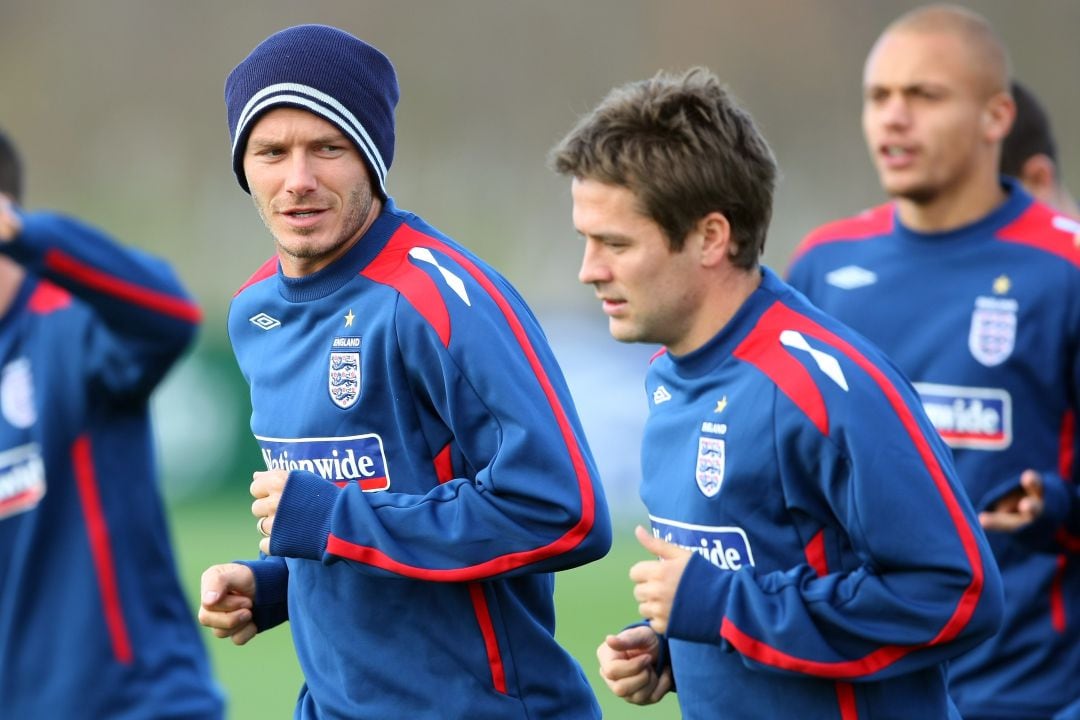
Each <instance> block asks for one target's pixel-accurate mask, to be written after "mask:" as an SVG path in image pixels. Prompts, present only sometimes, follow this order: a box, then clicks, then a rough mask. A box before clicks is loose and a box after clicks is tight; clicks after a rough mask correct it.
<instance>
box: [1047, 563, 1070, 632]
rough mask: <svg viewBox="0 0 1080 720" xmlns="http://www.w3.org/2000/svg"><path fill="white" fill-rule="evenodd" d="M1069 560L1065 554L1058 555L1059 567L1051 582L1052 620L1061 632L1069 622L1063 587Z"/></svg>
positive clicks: (1055, 627) (1056, 628)
mask: <svg viewBox="0 0 1080 720" xmlns="http://www.w3.org/2000/svg"><path fill="white" fill-rule="evenodd" d="M1067 561H1068V558H1067V557H1066V556H1065V555H1058V556H1057V569H1056V570H1055V571H1054V579H1053V580H1052V581H1051V582H1050V622H1051V623H1052V624H1053V626H1054V629H1055V630H1057V631H1058V632H1059V633H1063V632H1065V625H1066V623H1067V622H1068V618H1066V616H1065V591H1064V590H1063V589H1062V587H1061V582H1062V579H1063V578H1064V577H1065V564H1066V562H1067Z"/></svg>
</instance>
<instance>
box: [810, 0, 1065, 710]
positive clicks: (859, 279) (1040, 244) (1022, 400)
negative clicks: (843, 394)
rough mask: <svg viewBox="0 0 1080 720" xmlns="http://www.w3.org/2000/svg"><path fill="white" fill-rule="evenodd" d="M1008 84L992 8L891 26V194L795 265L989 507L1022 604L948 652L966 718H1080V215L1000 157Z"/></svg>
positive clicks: (881, 170)
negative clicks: (987, 14)
mask: <svg viewBox="0 0 1080 720" xmlns="http://www.w3.org/2000/svg"><path fill="white" fill-rule="evenodd" d="M1009 86H1010V68H1009V60H1008V55H1007V53H1006V51H1005V49H1004V47H1003V45H1002V43H1001V41H1000V40H999V39H998V38H997V37H996V35H995V34H994V31H993V29H992V28H991V27H990V25H989V23H988V22H987V21H986V20H985V19H984V18H982V17H981V16H979V15H978V14H976V13H974V12H972V11H970V10H967V9H964V8H959V7H955V6H950V5H934V6H927V7H921V8H918V9H916V10H913V11H911V12H909V13H908V14H906V15H904V16H902V17H900V18H899V19H897V20H896V21H895V22H893V23H892V24H891V25H889V27H888V28H886V30H885V32H884V33H882V35H881V36H880V37H879V38H878V39H877V42H875V43H874V46H873V48H872V49H871V51H870V54H869V56H868V58H867V60H866V65H865V68H864V73H863V114H862V119H863V131H864V134H865V137H866V141H867V145H868V147H869V150H870V155H871V158H872V160H873V163H874V166H875V168H876V170H877V173H878V177H879V180H880V182H881V185H882V188H883V189H884V190H885V192H886V193H887V194H888V195H889V197H890V201H889V202H888V203H886V204H883V205H880V206H878V207H875V208H872V209H869V210H866V211H864V212H862V213H860V214H859V215H856V216H854V217H851V218H847V219H844V220H839V221H836V222H832V223H829V224H827V225H825V226H823V227H821V228H819V229H817V230H815V231H814V232H812V233H810V235H808V236H807V237H806V239H805V240H804V241H803V242H802V244H801V245H800V246H799V248H798V249H797V250H796V253H795V258H794V260H793V263H792V265H791V268H790V271H789V279H790V282H791V284H792V285H794V286H795V287H796V288H798V289H800V290H802V291H803V292H804V293H805V294H806V295H807V296H808V297H809V298H810V299H811V300H812V301H813V302H814V303H816V304H817V305H819V306H820V307H821V308H822V309H824V310H826V311H827V312H830V313H832V314H833V315H835V316H837V317H838V318H840V319H841V320H843V321H844V322H845V323H847V324H848V325H850V326H852V327H854V328H855V329H856V330H859V331H860V332H862V333H863V334H864V335H866V336H868V337H869V338H870V339H871V340H873V341H874V342H876V343H877V344H878V345H880V346H881V347H882V348H883V349H884V350H885V351H886V352H887V353H888V354H889V355H890V356H891V357H892V358H893V360H894V361H895V362H896V363H897V364H898V365H899V366H900V368H901V369H902V370H903V371H904V372H905V373H906V374H907V375H908V376H909V377H910V378H911V379H912V380H913V381H914V384H915V387H916V389H917V390H918V391H919V394H920V396H921V399H922V402H923V405H924V407H925V409H926V411H927V414H928V415H929V417H930V418H931V420H932V421H933V422H934V424H935V426H936V427H937V429H938V432H939V433H940V434H941V436H942V437H943V438H944V439H945V441H946V442H947V443H948V444H949V445H950V446H951V447H952V449H953V457H954V461H955V464H956V468H957V471H958V473H959V475H960V478H961V479H962V480H963V482H964V485H965V487H966V489H967V491H968V494H969V496H970V497H971V500H972V502H973V503H974V505H975V506H976V508H977V509H978V510H979V511H980V517H979V519H980V522H981V524H982V527H983V529H984V530H985V531H986V533H987V536H988V538H989V540H990V543H991V546H992V547H993V549H994V555H995V557H996V559H997V562H998V565H999V567H1000V569H1001V573H1002V578H1003V580H1004V583H1005V604H1006V606H1005V620H1004V623H1003V625H1002V629H1001V630H1000V631H999V632H998V634H997V635H995V636H994V637H993V638H991V639H990V640H989V641H987V642H985V643H983V644H982V645H980V646H978V647H977V648H975V649H974V650H972V651H970V652H968V653H966V654H965V655H962V656H960V657H959V658H957V659H956V660H954V661H953V662H952V663H950V666H949V676H950V690H951V692H952V694H953V697H954V698H955V700H956V703H957V705H958V707H959V708H960V711H961V713H962V715H963V717H964V718H965V720H989V719H991V718H994V719H1000V720H1004V719H1005V718H1009V719H1010V720H1011V719H1018V718H1023V719H1025V720H1028V719H1035V718H1038V719H1046V720H1048V719H1050V718H1059V717H1064V716H1063V715H1060V714H1059V713H1061V712H1062V708H1064V707H1065V706H1066V705H1068V704H1069V702H1070V701H1075V700H1076V699H1077V698H1078V696H1080V682H1078V681H1077V678H1080V557H1078V555H1080V496H1078V493H1077V481H1078V480H1080V475H1078V472H1077V463H1075V462H1074V458H1075V457H1077V448H1078V446H1080V435H1078V430H1077V428H1078V424H1077V421H1076V420H1077V412H1078V409H1080V225H1078V224H1077V223H1076V222H1075V221H1074V220H1071V219H1068V218H1066V217H1064V216H1063V215H1061V214H1059V213H1058V212H1057V211H1056V210H1054V209H1052V208H1051V207H1049V206H1048V205H1044V204H1042V203H1040V202H1038V201H1036V200H1035V199H1033V198H1032V196H1031V195H1029V194H1028V192H1027V191H1026V190H1025V189H1024V188H1023V186H1021V185H1020V183H1019V182H1017V181H1016V180H1014V179H1012V178H1008V177H1004V176H1002V175H1000V174H999V162H1000V158H1001V152H1002V150H1001V148H1002V141H1003V140H1004V138H1005V137H1006V135H1007V134H1008V132H1009V129H1010V126H1011V125H1012V123H1013V119H1014V116H1015V114H1016V103H1015V101H1014V99H1013V97H1012V95H1011V94H1010V90H1009ZM890 442H891V439H890V438H888V437H883V438H882V445H883V451H885V448H887V446H888V444H889V443H890ZM926 552H928V553H934V552H935V548H926ZM944 630H945V629H944V628H943V631H944Z"/></svg>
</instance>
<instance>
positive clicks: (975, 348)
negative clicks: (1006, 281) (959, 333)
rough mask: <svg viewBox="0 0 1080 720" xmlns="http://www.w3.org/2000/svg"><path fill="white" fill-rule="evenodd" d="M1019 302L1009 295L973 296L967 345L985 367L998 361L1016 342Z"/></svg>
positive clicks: (1002, 359) (1007, 354) (1006, 354)
mask: <svg viewBox="0 0 1080 720" xmlns="http://www.w3.org/2000/svg"><path fill="white" fill-rule="evenodd" d="M1018 308H1019V304H1018V303H1017V302H1016V301H1015V300H1012V299H1009V298H992V297H977V298H975V309H974V310H973V311H972V313H971V331H970V332H969V333H968V348H969V349H970V350H971V356H972V357H974V358H975V359H976V360H978V361H979V362H980V363H982V364H983V365H986V366H987V367H994V366H995V365H1000V364H1001V363H1003V362H1005V361H1006V360H1008V359H1009V356H1010V355H1012V351H1013V347H1014V346H1015V344H1016V314H1017V310H1018Z"/></svg>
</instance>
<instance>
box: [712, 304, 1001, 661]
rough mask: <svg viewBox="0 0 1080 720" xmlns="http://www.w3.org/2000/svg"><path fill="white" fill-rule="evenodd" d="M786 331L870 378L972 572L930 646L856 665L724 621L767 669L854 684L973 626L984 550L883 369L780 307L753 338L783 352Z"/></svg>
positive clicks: (724, 631)
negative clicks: (779, 644)
mask: <svg viewBox="0 0 1080 720" xmlns="http://www.w3.org/2000/svg"><path fill="white" fill-rule="evenodd" d="M784 330H795V331H797V332H801V333H803V334H804V335H807V336H810V337H813V338H815V339H817V340H818V341H820V342H824V343H827V344H828V345H830V346H831V347H832V348H834V349H836V350H838V351H840V352H842V353H843V354H844V355H846V356H847V357H848V359H849V360H851V361H852V362H854V363H855V364H856V365H858V366H859V367H860V368H861V369H862V370H863V371H864V372H866V373H867V374H868V375H869V376H870V377H871V378H872V379H873V380H874V382H875V383H876V384H877V385H878V387H879V388H880V389H881V391H882V393H883V394H884V395H885V397H886V398H887V399H888V401H889V404H890V406H892V409H893V411H894V412H895V413H896V415H897V418H898V419H899V420H900V422H901V424H902V425H903V427H904V429H905V430H906V431H907V434H908V437H909V439H910V440H911V442H912V444H913V445H914V446H915V449H916V452H917V453H918V455H919V457H920V458H921V459H922V461H923V463H924V465H925V466H926V470H927V472H928V473H929V475H930V477H931V479H932V480H933V482H934V485H935V487H936V488H937V490H938V492H939V494H940V496H941V500H942V502H943V503H944V505H945V507H946V509H947V511H948V513H949V517H950V518H951V519H952V522H953V527H954V528H955V529H956V534H957V536H958V538H959V540H960V544H961V547H963V550H964V555H965V557H966V558H967V561H968V564H969V565H970V566H971V582H970V583H968V586H967V587H966V588H964V591H963V592H962V593H961V595H960V598H959V600H958V601H957V604H956V607H955V608H954V610H953V613H952V615H951V616H950V617H949V619H948V620H947V621H946V623H945V624H944V626H943V627H942V628H941V630H940V631H938V634H937V635H936V636H935V637H933V638H932V639H930V640H929V641H927V642H925V643H920V644H916V645H905V646H895V645H892V646H883V647H881V648H879V649H878V650H875V651H874V652H871V653H869V654H868V655H866V656H865V657H862V658H859V659H856V660H846V661H839V662H822V661H816V660H808V659H805V658H799V657H795V656H792V655H789V654H787V653H785V652H782V651H781V650H779V649H777V648H774V647H771V646H770V645H768V644H766V643H764V642H762V641H760V640H757V639H756V638H753V637H750V636H749V635H747V634H746V633H744V632H743V631H742V630H740V629H739V628H738V627H736V626H735V624H734V623H733V622H731V620H730V619H729V618H726V617H725V618H724V620H723V623H722V626H721V630H720V634H721V635H722V636H723V637H724V638H725V639H727V640H728V641H729V642H730V643H731V644H732V645H733V646H734V647H735V648H736V649H737V650H738V651H739V652H740V653H742V654H743V655H746V656H747V657H749V658H751V659H753V660H756V661H758V662H761V663H763V664H766V665H773V666H776V667H780V668H784V669H786V670H792V671H795V672H801V673H807V674H812V675H819V676H822V677H833V678H855V677H859V676H862V675H870V674H873V673H875V672H877V671H879V670H881V669H882V668H885V667H888V666H889V665H891V664H892V663H894V662H896V661H897V660H899V659H900V658H902V657H904V656H905V655H907V654H909V653H911V652H914V651H915V650H918V649H920V648H923V647H929V646H932V645H938V644H941V643H945V642H948V641H949V640H951V639H953V638H955V637H956V636H957V635H958V634H959V633H960V631H961V630H963V628H964V626H966V625H967V623H968V622H969V621H970V620H971V616H972V615H973V614H974V612H975V608H976V606H977V605H978V603H979V596H980V595H981V594H982V588H983V566H982V562H981V560H980V557H979V547H978V543H977V542H976V540H975V535H974V532H973V531H972V528H971V526H970V525H968V523H967V520H966V519H965V517H964V512H963V509H962V506H961V503H960V501H959V500H958V498H957V497H956V494H955V493H954V492H953V488H952V486H951V485H950V484H949V481H948V479H947V477H946V476H945V472H944V470H943V469H942V467H941V464H940V463H939V462H938V459H937V456H936V455H935V454H934V451H933V449H932V448H931V446H930V442H929V441H928V440H927V439H926V436H925V435H923V433H922V431H921V430H920V429H919V426H918V423H917V422H916V420H915V417H914V416H913V415H912V414H911V410H910V408H908V406H907V404H906V403H905V402H904V400H903V398H902V397H901V396H900V393H899V392H898V391H897V389H896V387H895V386H894V385H893V384H892V382H891V381H890V380H889V378H888V377H886V376H885V374H884V373H883V372H882V371H881V369H880V368H878V367H877V366H876V365H874V364H873V363H872V362H870V360H868V359H867V358H866V357H865V356H863V355H862V354H861V353H860V352H859V351H857V350H856V349H855V348H854V347H852V346H851V345H850V344H849V343H848V342H846V341H845V340H843V339H842V338H840V337H838V336H837V335H835V334H834V333H832V332H830V331H829V330H827V329H825V328H824V327H822V326H820V325H818V324H817V323H816V322H814V321H813V320H811V319H809V318H807V317H806V316H804V315H800V314H799V313H797V312H795V311H794V310H792V309H790V308H788V307H787V306H785V305H783V304H782V303H780V302H777V303H775V304H774V305H773V306H772V307H770V308H769V309H768V310H767V311H765V313H764V314H763V315H762V316H761V318H760V319H759V320H758V324H757V326H756V327H755V328H754V330H753V331H751V334H752V335H761V336H763V337H764V338H766V339H767V341H768V342H770V343H772V344H773V345H775V346H777V347H779V346H780V333H781V332H782V331H784Z"/></svg>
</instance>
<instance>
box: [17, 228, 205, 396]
mask: <svg viewBox="0 0 1080 720" xmlns="http://www.w3.org/2000/svg"><path fill="white" fill-rule="evenodd" d="M22 220H23V229H22V231H21V232H20V234H19V235H18V236H17V237H16V238H14V239H13V240H12V241H11V242H9V243H0V252H3V253H5V254H7V255H9V256H10V257H11V258H13V259H14V260H15V261H17V262H19V263H20V264H21V265H23V266H24V267H25V268H26V270H27V271H28V272H30V273H33V274H34V275H36V276H38V277H40V278H43V279H45V280H48V281H50V282H52V283H53V284H55V285H57V286H59V287H61V288H63V289H64V290H66V291H67V292H69V293H71V294H72V295H73V296H75V297H76V298H78V299H79V300H80V301H81V302H82V303H83V304H84V305H85V306H87V307H89V308H90V310H91V311H92V312H93V313H94V315H95V317H96V318H97V319H98V320H99V323H97V324H95V325H94V326H93V331H92V335H91V337H88V338H80V339H79V341H80V342H82V341H84V340H85V350H84V355H85V357H84V360H85V366H86V370H87V373H88V376H89V380H90V382H91V384H92V385H93V384H95V383H96V384H97V385H98V386H100V387H102V388H103V389H104V390H105V391H106V392H110V393H115V394H125V393H133V394H141V393H147V392H148V391H149V390H150V389H152V388H153V387H154V386H155V385H156V384H157V383H158V382H159V381H160V380H161V378H162V377H163V376H164V375H165V373H166V372H167V371H168V369H169V368H170V367H171V366H172V364H173V363H174V362H175V361H176V359H178V358H179V357H180V355H181V354H182V353H183V351H184V350H185V349H186V348H187V347H188V346H189V345H190V344H191V342H192V341H193V340H194V338H195V335H196V332H197V329H198V324H199V322H200V321H201V313H200V311H199V308H198V306H197V305H196V304H195V302H194V301H193V300H192V299H191V296H190V295H189V294H188V293H187V291H186V290H185V289H184V288H183V286H182V285H181V284H180V282H179V280H178V278H177V277H176V274H175V273H174V272H173V270H172V268H170V267H169V265H168V264H167V263H165V262H164V261H162V260H160V259H158V258H155V257H152V256H150V255H147V254H146V253H143V252H141V251H139V250H137V249H133V248H128V247H124V246H123V245H120V244H119V243H117V242H115V241H114V240H112V239H111V238H110V237H108V236H107V235H106V234H104V233H103V232H101V231H100V230H98V229H96V228H93V227H91V226H89V225H87V224H85V223H82V222H80V221H78V220H74V219H71V218H67V217H64V216H61V215H57V214H53V213H45V212H36V213H28V214H26V215H24V216H22Z"/></svg>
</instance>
